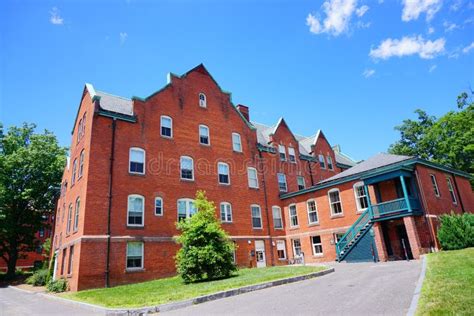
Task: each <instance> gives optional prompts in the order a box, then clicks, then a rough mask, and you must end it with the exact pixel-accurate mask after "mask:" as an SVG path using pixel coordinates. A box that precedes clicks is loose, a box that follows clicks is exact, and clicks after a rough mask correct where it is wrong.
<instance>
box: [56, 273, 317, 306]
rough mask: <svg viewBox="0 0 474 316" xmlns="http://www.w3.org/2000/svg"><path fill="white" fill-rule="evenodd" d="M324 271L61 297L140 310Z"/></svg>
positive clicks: (173, 281)
mask: <svg viewBox="0 0 474 316" xmlns="http://www.w3.org/2000/svg"><path fill="white" fill-rule="evenodd" d="M323 269H324V267H320V266H319V267H316V266H298V267H294V266H292V267H288V266H283V267H269V268H260V269H241V270H239V271H238V272H237V274H236V275H235V276H233V277H231V278H228V279H223V280H216V281H209V282H199V283H192V284H185V283H184V282H183V280H182V279H181V277H179V276H176V277H171V278H166V279H158V280H154V281H149V282H143V283H136V284H130V285H122V286H117V287H113V288H108V289H105V288H104V289H95V290H86V291H80V292H75V293H64V294H61V296H62V297H65V298H69V299H73V300H77V301H82V302H87V303H91V304H97V305H102V306H105V307H142V306H153V305H159V304H164V303H169V302H173V301H180V300H184V299H189V298H193V297H197V296H201V295H205V294H211V293H216V292H219V291H224V290H229V289H234V288H239V287H242V286H247V285H253V284H258V283H263V282H267V281H274V280H279V279H284V278H288V277H293V276H299V275H304V274H308V273H312V272H317V271H321V270H323Z"/></svg>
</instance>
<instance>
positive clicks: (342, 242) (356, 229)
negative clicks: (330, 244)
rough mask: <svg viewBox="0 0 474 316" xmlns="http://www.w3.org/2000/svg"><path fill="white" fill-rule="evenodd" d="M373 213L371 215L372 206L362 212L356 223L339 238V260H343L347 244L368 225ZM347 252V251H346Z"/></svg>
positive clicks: (337, 249)
mask: <svg viewBox="0 0 474 316" xmlns="http://www.w3.org/2000/svg"><path fill="white" fill-rule="evenodd" d="M370 220H371V215H370V208H368V209H367V210H365V211H364V212H363V213H362V214H360V216H359V218H358V219H357V220H356V221H355V223H354V224H352V226H351V227H350V228H349V230H348V231H347V232H346V233H345V234H344V236H342V237H341V239H339V241H338V242H337V243H336V251H337V257H338V260H341V256H342V254H341V253H342V252H343V251H344V249H345V248H346V246H347V245H349V243H350V242H351V241H353V240H354V239H355V238H356V237H357V235H358V234H359V233H360V231H361V230H362V229H365V228H366V227H367V224H369V223H370ZM345 253H347V251H346V252H345Z"/></svg>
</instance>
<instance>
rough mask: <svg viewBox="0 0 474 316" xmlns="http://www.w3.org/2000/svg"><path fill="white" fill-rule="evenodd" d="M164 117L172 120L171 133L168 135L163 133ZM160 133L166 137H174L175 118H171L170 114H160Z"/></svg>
mask: <svg viewBox="0 0 474 316" xmlns="http://www.w3.org/2000/svg"><path fill="white" fill-rule="evenodd" d="M163 119H169V120H170V125H171V127H170V129H171V133H170V134H171V135H170V136H168V135H163ZM160 135H161V137H164V138H173V118H171V117H170V116H168V115H162V116H160Z"/></svg>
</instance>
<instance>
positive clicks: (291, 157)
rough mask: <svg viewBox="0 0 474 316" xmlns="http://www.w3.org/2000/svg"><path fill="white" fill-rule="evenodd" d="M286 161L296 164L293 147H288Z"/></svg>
mask: <svg viewBox="0 0 474 316" xmlns="http://www.w3.org/2000/svg"><path fill="white" fill-rule="evenodd" d="M288 159H289V160H290V162H293V163H296V154H295V149H294V148H293V147H288Z"/></svg>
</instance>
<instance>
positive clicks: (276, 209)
mask: <svg viewBox="0 0 474 316" xmlns="http://www.w3.org/2000/svg"><path fill="white" fill-rule="evenodd" d="M275 211H276V213H277V214H278V216H277V217H275ZM272 218H273V229H275V230H282V229H283V215H282V213H281V207H279V206H276V205H274V206H272ZM275 219H279V220H280V223H281V226H280V227H278V226H277V225H276V224H275Z"/></svg>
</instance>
